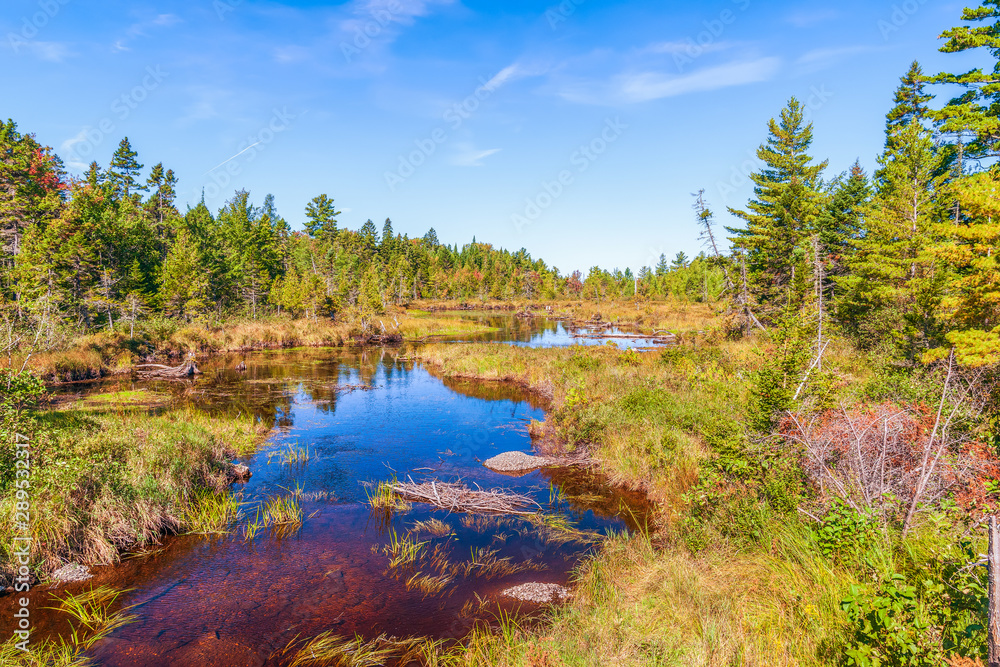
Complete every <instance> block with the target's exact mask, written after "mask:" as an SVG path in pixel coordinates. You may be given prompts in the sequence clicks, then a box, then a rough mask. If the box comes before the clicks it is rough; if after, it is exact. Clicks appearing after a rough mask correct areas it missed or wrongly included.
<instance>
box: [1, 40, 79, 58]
mask: <svg viewBox="0 0 1000 667" xmlns="http://www.w3.org/2000/svg"><path fill="white" fill-rule="evenodd" d="M12 48H13V49H14V51H15V52H16V53H20V52H21V51H22V50H24V51H27V52H28V53H30V54H31V55H33V56H34V57H36V58H38V59H39V60H44V61H46V62H50V63H61V62H62V61H64V60H66V59H67V58H70V57H72V56H74V55H76V54H74V53H73V52H72V51H70V48H69V44H68V43H66V42H38V41H34V40H31V41H26V40H18V41H17V42H15V43H13V46H12Z"/></svg>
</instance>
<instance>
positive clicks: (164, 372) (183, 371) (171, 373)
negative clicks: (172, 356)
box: [135, 359, 201, 378]
mask: <svg viewBox="0 0 1000 667" xmlns="http://www.w3.org/2000/svg"><path fill="white" fill-rule="evenodd" d="M135 368H136V371H138V373H139V375H140V376H142V377H144V378H186V377H193V376H195V375H201V371H200V370H198V365H197V364H196V363H195V362H194V359H188V360H187V361H185V362H184V363H183V364H181V365H180V366H163V365H161V364H140V365H138V366H136V367H135Z"/></svg>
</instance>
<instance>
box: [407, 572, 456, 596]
mask: <svg viewBox="0 0 1000 667" xmlns="http://www.w3.org/2000/svg"><path fill="white" fill-rule="evenodd" d="M452 581H454V578H453V577H450V576H447V575H438V576H436V577H434V576H431V575H429V574H424V573H423V572H417V573H416V574H414V575H413V576H412V577H410V578H409V579H407V580H406V590H408V591H412V590H414V589H416V590H419V591H423V592H424V596H425V597H426V596H427V595H433V594H434V593H440V592H441V591H443V590H444V589H445V587H447V586H448V584H450V583H451V582H452Z"/></svg>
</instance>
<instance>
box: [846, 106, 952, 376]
mask: <svg viewBox="0 0 1000 667" xmlns="http://www.w3.org/2000/svg"><path fill="white" fill-rule="evenodd" d="M889 146H890V148H889V149H888V151H887V153H886V154H885V155H883V156H882V157H881V158H879V165H880V170H879V173H880V174H881V180H880V182H879V183H878V191H877V193H876V194H875V196H874V198H873V199H872V201H871V204H870V205H869V206H867V207H865V210H864V233H863V234H861V235H860V236H859V237H858V238H856V239H854V240H853V241H851V245H852V246H853V248H854V251H853V253H852V254H851V255H850V257H849V259H848V262H847V267H846V268H847V270H848V275H846V276H844V277H842V278H840V279H839V280H838V281H837V282H838V283H839V284H840V285H841V287H842V291H843V296H842V298H841V299H840V304H839V306H838V310H839V315H840V319H841V321H842V322H844V324H845V325H846V326H847V328H848V330H849V331H851V332H852V333H854V334H855V335H856V336H857V337H858V338H859V340H860V342H861V343H862V344H863V345H865V346H868V347H874V346H877V345H879V344H881V343H883V342H886V341H887V337H888V338H889V339H890V340H889V342H892V343H893V344H894V345H896V346H897V348H898V349H900V350H901V351H902V352H904V353H905V354H908V355H910V356H911V358H912V357H913V355H914V354H916V353H917V352H918V351H919V349H918V348H922V349H926V348H927V347H929V346H932V345H933V344H934V342H935V337H936V335H937V334H936V330H935V324H934V321H933V319H934V318H933V311H934V310H935V309H936V308H937V298H938V295H939V294H940V290H941V284H940V278H941V276H940V273H939V272H937V271H935V266H934V262H933V258H932V257H931V256H930V253H929V247H930V245H931V242H932V239H933V230H934V225H935V223H937V222H939V221H940V219H941V217H942V215H944V212H943V211H942V207H941V204H940V203H939V197H938V195H939V193H940V192H941V189H942V188H943V186H944V182H945V179H946V177H947V175H946V174H942V173H941V162H942V160H944V159H946V158H945V157H943V156H942V155H941V154H940V153H939V152H938V151H937V150H936V146H935V144H934V141H933V139H932V137H931V134H930V132H929V131H928V130H926V129H924V128H923V127H921V126H920V125H919V124H917V123H913V124H910V125H905V126H901V127H899V128H896V129H894V130H893V137H892V141H891V142H889Z"/></svg>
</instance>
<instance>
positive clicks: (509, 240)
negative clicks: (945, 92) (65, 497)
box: [0, 0, 976, 272]
mask: <svg viewBox="0 0 1000 667" xmlns="http://www.w3.org/2000/svg"><path fill="white" fill-rule="evenodd" d="M963 6H964V4H963V3H958V2H947V1H944V2H940V1H935V0H905V1H902V0H901V1H897V2H885V1H871V0H868V1H859V0H843V1H842V2H838V3H807V2H786V1H774V2H763V0H715V1H710V2H698V3H693V2H688V3H679V2H669V1H664V0H657V1H646V0H639V1H630V2H627V3H624V2H604V1H601V0H565V1H564V2H562V3H561V4H559V3H557V2H555V0H553V1H552V2H533V1H528V0H514V1H508V2H503V3H497V2H485V1H483V0H353V1H351V2H342V3H330V2H319V1H316V0H303V1H299V2H291V1H288V2H264V1H258V0H242V1H241V0H187V1H185V2H179V1H161V2H153V1H142V0H139V1H131V0H130V1H128V2H117V1H110V2H100V3H97V2H88V1H86V0H41V1H39V0H33V1H26V0H6V2H5V3H4V11H3V14H2V17H0V30H2V35H3V39H2V42H0V76H2V79H3V81H2V87H0V90H2V93H0V95H2V97H0V101H2V107H0V116H3V117H8V116H9V117H11V118H13V119H14V120H15V121H16V122H17V123H18V124H19V126H20V128H21V129H22V130H23V131H28V132H33V133H35V134H36V135H37V137H38V139H39V140H40V141H42V142H43V143H45V144H48V145H51V146H53V147H54V148H55V149H56V151H57V152H58V153H59V154H60V155H61V156H62V157H63V159H64V161H65V162H66V163H67V166H68V168H69V169H70V171H71V172H74V173H79V172H80V170H81V165H84V164H86V163H89V162H90V161H91V160H93V159H96V160H98V162H100V163H101V164H102V166H103V165H106V164H107V162H108V160H109V158H110V155H111V153H112V152H113V151H114V149H115V147H116V146H117V144H118V142H119V141H120V139H121V138H122V137H123V136H128V137H129V138H130V140H131V142H132V145H133V147H134V148H135V149H136V150H137V151H138V152H139V158H140V161H142V162H144V163H145V165H146V166H147V167H149V166H151V165H153V164H155V163H156V162H161V161H162V162H163V163H164V165H165V166H166V167H168V168H172V169H174V170H175V171H176V172H177V174H178V175H179V177H180V179H181V180H180V184H179V186H178V190H179V200H180V201H179V204H180V208H181V209H182V210H184V208H185V207H186V205H187V204H194V203H196V202H197V201H198V199H199V198H200V197H201V192H202V189H203V188H204V189H205V191H206V196H207V199H208V200H209V202H208V203H209V205H210V207H212V208H213V209H217V208H219V207H220V206H221V205H222V204H223V203H224V202H225V200H226V199H227V198H228V197H229V196H231V195H232V192H233V191H234V190H235V189H238V188H245V189H248V190H250V192H251V194H252V196H253V198H254V200H255V201H257V202H258V203H259V202H261V201H262V200H263V198H264V196H265V195H266V194H268V193H273V194H274V195H275V197H276V201H277V205H278V209H279V211H280V212H281V213H282V215H284V216H285V218H287V219H288V220H289V222H291V223H292V225H293V226H294V227H296V228H301V224H302V221H303V219H304V213H303V211H304V208H305V205H306V203H307V202H308V201H309V200H310V199H311V198H312V197H314V196H316V195H318V194H320V193H327V194H329V195H330V196H331V197H333V198H334V199H335V200H336V203H337V204H338V208H340V210H342V211H343V215H342V216H341V225H342V226H347V227H351V228H358V227H360V225H361V224H363V223H364V221H365V220H366V219H368V218H371V219H373V220H375V221H376V223H377V224H378V225H379V226H381V223H382V221H384V220H385V218H386V217H391V218H392V220H393V223H394V225H395V228H396V230H397V231H400V232H406V233H409V234H410V235H411V236H420V235H423V234H424V232H426V230H427V229H428V228H429V227H432V226H433V227H434V228H435V229H436V230H437V232H438V236H439V237H440V239H441V240H442V241H443V242H447V243H455V242H458V243H465V242H468V241H469V240H471V239H472V237H473V236H476V237H477V239H478V240H480V241H489V242H491V243H493V244H494V245H497V246H502V247H506V248H510V249H512V250H516V249H518V248H521V247H525V248H527V249H528V250H529V251H530V252H531V253H532V255H534V256H536V257H541V258H543V259H545V260H546V261H547V262H549V263H550V264H552V265H555V266H557V267H559V268H560V269H561V270H563V271H564V272H568V271H571V270H573V269H576V268H579V269H584V270H586V269H587V268H588V267H590V266H592V265H594V264H600V265H601V266H604V267H606V268H614V267H620V268H625V267H626V266H630V267H632V268H633V269H637V268H638V267H640V266H643V265H647V264H652V263H655V259H656V257H657V256H658V255H659V254H660V253H661V252H662V253H666V254H667V255H668V256H673V255H674V254H675V253H676V252H678V251H681V250H683V251H685V252H687V253H688V254H695V253H697V252H698V251H699V249H700V248H699V241H698V238H697V237H698V231H697V229H696V228H695V225H694V217H693V213H692V212H691V208H690V206H691V203H692V198H691V193H693V192H695V191H696V190H698V189H700V188H704V189H705V190H706V195H707V198H708V200H709V203H710V204H711V205H712V207H713V209H714V210H716V212H717V218H718V220H719V221H720V223H723V224H727V223H731V222H732V219H731V218H730V217H729V216H728V215H727V214H726V213H725V207H726V206H727V205H729V206H742V205H743V204H744V203H745V202H746V200H747V198H748V197H749V195H750V194H751V189H750V187H749V185H748V184H747V183H748V182H747V180H746V178H745V177H744V175H743V172H745V171H746V170H748V169H752V168H753V167H754V166H755V165H754V164H753V163H752V161H751V159H752V153H753V151H754V149H755V148H756V147H757V146H758V145H759V144H760V143H761V142H762V141H763V139H764V138H765V136H766V123H767V120H768V118H770V117H772V116H774V115H776V114H777V113H778V112H779V111H780V109H781V108H782V106H784V104H785V103H786V101H787V100H788V98H789V97H791V96H793V95H794V96H798V97H799V98H800V99H802V100H803V101H804V102H806V103H807V104H808V105H809V107H810V115H811V118H812V120H813V121H814V122H815V124H816V142H815V144H814V151H813V152H814V154H815V155H817V156H818V157H820V158H824V159H826V158H828V159H829V160H830V171H829V172H828V174H829V175H830V176H833V175H834V174H836V173H838V172H840V171H843V170H845V169H847V168H848V167H849V166H850V165H851V163H853V161H854V160H855V159H856V158H860V159H861V161H862V164H863V165H864V166H865V167H866V168H867V169H868V170H869V171H870V170H871V169H872V168H873V167H874V166H875V157H876V155H877V154H878V152H879V150H880V149H881V147H882V144H883V134H882V132H883V126H884V125H883V123H884V115H885V113H886V111H887V110H888V109H889V107H890V103H891V97H892V92H893V90H894V89H895V87H896V85H897V83H898V79H899V76H900V75H901V74H903V72H905V70H906V69H907V67H908V65H909V63H910V62H911V61H912V60H913V59H918V60H920V61H921V63H922V64H923V65H924V67H925V70H926V71H928V72H937V71H941V70H952V71H960V70H963V69H968V68H970V67H971V66H973V64H974V63H975V58H976V56H974V55H972V54H962V55H944V54H940V53H938V52H937V47H938V46H939V41H938V39H937V37H938V35H939V34H940V33H941V31H942V30H944V29H946V28H948V27H951V26H953V25H957V24H958V23H959V21H958V17H959V15H960V13H961V9H962V7H963ZM234 156H235V157H234Z"/></svg>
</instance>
